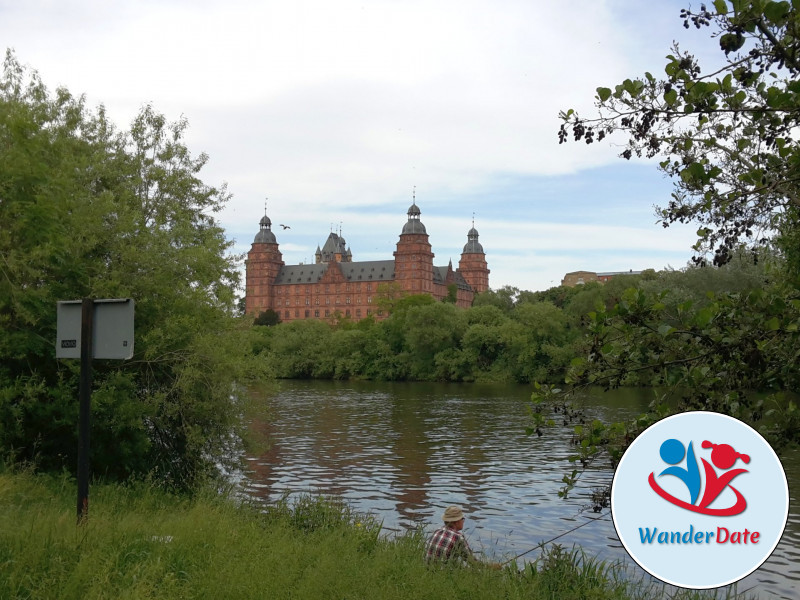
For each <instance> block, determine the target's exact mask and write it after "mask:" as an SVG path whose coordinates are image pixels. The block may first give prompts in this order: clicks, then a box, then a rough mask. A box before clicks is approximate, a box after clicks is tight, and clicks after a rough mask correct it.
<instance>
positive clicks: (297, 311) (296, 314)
mask: <svg viewBox="0 0 800 600" xmlns="http://www.w3.org/2000/svg"><path fill="white" fill-rule="evenodd" d="M294 316H295V317H299V316H300V311H299V310H297V309H295V310H294Z"/></svg>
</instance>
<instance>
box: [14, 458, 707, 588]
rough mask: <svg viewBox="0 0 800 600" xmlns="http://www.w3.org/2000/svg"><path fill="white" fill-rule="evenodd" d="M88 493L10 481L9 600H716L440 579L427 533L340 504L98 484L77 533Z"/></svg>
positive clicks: (608, 584) (469, 573) (574, 569)
mask: <svg viewBox="0 0 800 600" xmlns="http://www.w3.org/2000/svg"><path fill="white" fill-rule="evenodd" d="M74 485H75V483H74V481H72V480H70V479H69V478H42V477H34V476H31V475H26V474H23V475H9V474H4V473H0V503H1V504H2V505H3V507H4V510H3V511H2V513H0V565H2V572H3V577H2V578H0V597H2V598H29V599H31V600H45V599H49V598H58V599H59V600H64V599H67V600H68V599H72V598H110V597H124V598H130V599H133V600H136V599H140V598H141V599H144V598H154V597H157V598H162V599H164V600H170V599H173V598H175V599H177V598H242V599H247V598H308V599H311V600H313V599H316V598H334V597H335V598H371V599H375V600H383V599H386V600H389V599H392V600H399V599H416V598H429V599H431V600H438V599H440V598H441V599H445V598H453V597H457V598H463V599H465V600H470V599H480V598H507V599H508V600H522V599H523V598H524V599H527V600H549V599H551V598H554V597H558V598H559V599H563V600H583V599H586V598H592V599H594V600H625V599H628V598H630V599H639V598H641V599H644V598H648V599H656V600H658V599H660V598H675V599H676V600H677V599H686V600H688V599H689V598H698V599H699V598H704V597H709V596H708V595H706V594H704V593H702V592H690V591H684V592H678V593H676V592H675V591H674V590H673V591H670V592H668V591H667V590H665V589H664V588H663V587H661V586H657V585H654V584H653V583H648V582H645V581H637V580H636V579H635V578H631V579H630V580H626V579H624V578H623V577H622V576H621V574H622V573H621V569H619V568H618V565H615V564H609V565H605V564H602V563H598V562H596V561H592V559H586V558H584V557H582V556H579V555H577V554H574V553H568V552H556V551H555V550H554V551H552V552H550V553H549V554H548V555H547V557H546V558H545V559H543V560H542V561H540V562H539V563H537V566H536V568H535V569H531V568H523V569H522V570H521V572H519V573H517V572H515V571H513V570H511V569H506V570H505V571H502V572H498V571H493V570H490V569H482V568H470V569H459V568H430V567H429V566H427V565H426V564H425V563H424V561H423V560H422V556H423V550H424V544H425V537H424V535H423V534H422V532H421V531H412V532H410V533H408V534H405V535H400V536H389V535H386V534H385V533H381V531H380V523H378V522H376V521H375V520H374V518H372V517H370V516H369V515H359V514H357V513H354V512H353V511H352V510H350V509H349V508H348V507H347V505H346V504H345V503H343V502H340V501H338V500H335V499H330V498H311V497H302V498H299V499H297V500H296V501H290V500H289V499H284V500H283V501H279V502H278V503H276V504H274V505H267V506H265V505H262V504H260V503H252V504H250V503H242V502H241V501H236V500H234V499H233V498H232V497H225V496H221V495H220V494H218V493H217V492H216V490H212V491H211V492H210V493H207V494H206V493H201V494H198V495H196V496H195V497H194V498H192V499H187V498H186V497H178V496H173V495H169V494H165V493H163V492H161V491H159V490H157V489H153V488H152V487H149V486H147V485H145V484H134V485H127V486H122V485H97V486H95V487H94V488H93V490H94V491H93V495H92V498H93V499H92V504H91V507H90V518H89V520H88V522H87V523H86V524H85V525H82V526H81V528H80V530H79V531H78V535H76V529H75V513H74V506H73V501H74ZM573 560H574V561H580V562H576V563H575V564H573V562H572V561H573ZM566 573H569V574H570V575H571V576H570V577H563V575H564V574H566ZM555 589H557V590H558V593H557V594H556V595H554V593H553V590H555Z"/></svg>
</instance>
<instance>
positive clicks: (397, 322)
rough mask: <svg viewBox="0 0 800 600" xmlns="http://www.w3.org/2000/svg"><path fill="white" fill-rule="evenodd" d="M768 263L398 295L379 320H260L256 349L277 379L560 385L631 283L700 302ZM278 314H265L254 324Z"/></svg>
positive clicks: (748, 260)
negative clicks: (465, 298) (458, 302)
mask: <svg viewBox="0 0 800 600" xmlns="http://www.w3.org/2000/svg"><path fill="white" fill-rule="evenodd" d="M767 262H768V261H764V260H761V261H754V260H753V257H752V256H749V255H747V254H743V255H741V256H739V257H738V258H737V259H736V260H734V261H732V262H731V263H730V264H729V265H726V266H725V267H723V268H708V267H706V268H700V267H687V268H686V269H683V270H668V271H661V272H655V271H652V270H650V271H644V272H643V273H642V274H640V275H621V276H617V277H615V278H614V279H612V280H611V281H609V282H608V283H606V284H599V283H589V284H586V285H581V286H577V287H574V288H569V287H563V286H562V287H555V288H552V289H549V290H547V291H542V292H529V291H520V290H518V289H516V288H513V287H503V288H501V289H499V290H496V291H488V292H486V293H483V294H479V295H478V296H477V297H476V299H475V302H474V304H473V306H472V307H471V308H469V309H466V310H464V309H459V308H456V307H455V306H453V305H452V304H449V303H445V302H436V301H434V300H433V299H432V298H431V297H430V296H425V295H415V296H407V297H405V298H401V299H399V300H392V301H391V302H390V303H389V304H390V305H389V306H386V310H387V312H389V313H390V314H389V316H388V318H386V319H384V320H381V321H375V320H373V319H372V318H368V319H364V320H361V321H359V322H353V321H351V320H349V319H347V318H343V317H341V316H340V315H336V316H335V317H334V318H332V319H330V320H326V321H319V320H304V321H294V322H289V323H278V324H276V325H273V326H264V325H256V326H255V329H256V330H257V332H258V333H257V336H256V337H257V342H256V345H255V348H254V351H255V352H256V354H258V355H260V357H263V359H264V360H265V361H266V362H267V365H268V367H269V368H270V370H271V371H272V372H273V373H274V374H275V376H276V377H279V378H294V379H308V378H314V379H371V380H392V381H399V380H416V381H486V382H493V381H496V382H500V381H505V382H518V383H529V382H532V381H539V382H552V383H558V382H563V380H564V376H565V374H566V371H567V369H568V367H569V366H570V363H571V362H572V360H573V359H575V358H576V357H585V356H586V354H587V349H588V347H589V345H588V344H589V342H590V340H589V338H588V337H587V336H588V334H589V331H588V327H587V319H586V318H585V316H586V315H588V314H589V313H590V312H592V311H594V310H596V309H597V308H599V307H602V306H605V307H608V308H610V307H612V306H614V305H615V304H616V303H617V302H619V300H620V298H621V297H622V294H623V292H624V291H625V290H626V289H628V288H631V287H638V288H643V289H645V290H646V291H648V292H656V293H658V292H661V291H666V290H668V291H669V294H668V296H667V297H668V302H670V303H673V304H674V305H677V304H682V303H685V302H687V301H691V304H692V306H693V307H694V308H695V309H698V308H700V307H702V306H703V304H704V303H705V302H707V301H708V295H707V293H708V292H719V293H721V292H738V291H745V290H750V289H757V288H760V287H762V286H764V285H765V283H766V282H767V279H768V267H767V266H766V264H767ZM276 316H277V315H274V314H272V315H270V314H268V313H262V315H260V318H258V319H256V323H268V322H270V317H272V318H273V319H275V317H276ZM275 320H276V319H275ZM631 383H638V382H634V381H631Z"/></svg>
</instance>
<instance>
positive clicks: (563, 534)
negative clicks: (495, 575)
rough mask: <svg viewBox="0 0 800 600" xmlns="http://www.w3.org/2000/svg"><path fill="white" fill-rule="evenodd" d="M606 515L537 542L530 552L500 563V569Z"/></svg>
mask: <svg viewBox="0 0 800 600" xmlns="http://www.w3.org/2000/svg"><path fill="white" fill-rule="evenodd" d="M607 515H608V513H606V514H605V515H601V516H599V517H596V518H590V519H589V520H588V521H586V522H585V523H581V524H580V525H576V526H575V527H573V528H572V529H568V530H567V531H565V532H564V533H559V534H558V535H557V536H555V537H552V538H550V539H549V540H546V541H544V542H539V543H538V544H537V545H535V546H534V547H533V548H531V549H530V550H526V551H525V552H521V553H520V554H517V555H516V556H514V557H513V558H509V559H508V560H507V561H505V562H502V563H500V566H501V567H503V566H505V565H507V564H508V563H510V562H511V561H514V560H517V559H518V558H520V557H522V556H525V555H526V554H530V553H531V552H533V551H534V550H536V549H538V548H544V547H545V546H546V545H547V544H549V543H550V542H554V541H556V540H557V539H558V538H562V537H564V536H565V535H567V534H568V533H572V532H573V531H576V530H578V529H580V528H581V527H585V526H586V525H588V524H589V523H593V522H594V521H602V520H603V519H604V518H605V517H606V516H607Z"/></svg>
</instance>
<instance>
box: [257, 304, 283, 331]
mask: <svg viewBox="0 0 800 600" xmlns="http://www.w3.org/2000/svg"><path fill="white" fill-rule="evenodd" d="M280 322H281V316H280V315H279V314H278V313H277V312H276V311H274V310H272V309H271V308H269V309H267V310H263V311H261V312H260V313H258V316H257V317H256V318H255V320H254V321H253V325H263V326H265V327H273V326H275V325H277V324H278V323H280Z"/></svg>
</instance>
